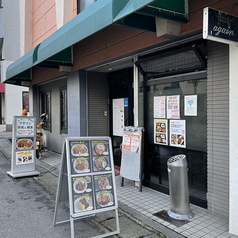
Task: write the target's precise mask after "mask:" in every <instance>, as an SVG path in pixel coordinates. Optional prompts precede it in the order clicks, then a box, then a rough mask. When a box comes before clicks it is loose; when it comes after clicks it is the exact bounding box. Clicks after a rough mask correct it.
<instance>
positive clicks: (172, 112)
mask: <svg viewBox="0 0 238 238" xmlns="http://www.w3.org/2000/svg"><path fill="white" fill-rule="evenodd" d="M167 119H180V95H172V96H167Z"/></svg>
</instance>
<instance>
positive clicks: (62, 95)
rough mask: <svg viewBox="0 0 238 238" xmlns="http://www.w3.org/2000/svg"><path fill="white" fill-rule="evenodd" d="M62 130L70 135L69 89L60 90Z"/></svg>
mask: <svg viewBox="0 0 238 238" xmlns="http://www.w3.org/2000/svg"><path fill="white" fill-rule="evenodd" d="M60 130H61V133H68V113H67V88H66V87H64V88H61V89H60Z"/></svg>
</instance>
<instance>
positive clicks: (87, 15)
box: [35, 0, 118, 64]
mask: <svg viewBox="0 0 238 238" xmlns="http://www.w3.org/2000/svg"><path fill="white" fill-rule="evenodd" d="M113 2H114V0H103V1H96V2H95V3H93V4H92V5H91V6H89V7H88V8H86V9H85V10H84V11H82V12H81V13H80V14H78V15H77V16H76V17H75V18H73V19H72V20H71V21H69V22H68V23H67V24H65V25H64V26H62V27H61V28H60V29H59V30H57V31H56V32H55V33H53V34H52V35H51V36H49V37H48V38H47V39H45V40H44V41H43V42H42V43H41V44H40V47H39V49H38V59H37V61H36V62H35V64H39V63H41V62H43V61H50V60H51V59H50V58H51V57H53V56H54V55H55V54H56V53H60V52H62V50H64V49H66V48H68V47H70V46H72V45H74V44H76V43H77V42H79V41H81V40H83V39H85V38H86V37H88V36H90V35H92V34H94V33H96V32H98V31H100V30H102V29H103V28H105V27H107V26H109V25H111V24H112V22H113V18H114V14H117V13H118V12H117V11H116V9H113ZM65 56H67V55H65Z"/></svg>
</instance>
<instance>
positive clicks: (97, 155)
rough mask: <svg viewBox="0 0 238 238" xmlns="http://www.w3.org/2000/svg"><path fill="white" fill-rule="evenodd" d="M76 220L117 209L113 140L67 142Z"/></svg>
mask: <svg viewBox="0 0 238 238" xmlns="http://www.w3.org/2000/svg"><path fill="white" fill-rule="evenodd" d="M66 150H67V165H68V168H67V169H68V175H69V177H68V184H69V193H70V196H69V199H70V200H71V201H70V202H71V205H72V206H71V212H72V216H74V217H78V216H84V215H85V214H91V213H96V212H100V211H103V210H108V209H109V210H110V209H115V208H117V206H118V205H117V199H116V190H115V178H114V165H113V157H112V148H111V140H110V138H107V139H106V138H105V139H103V138H101V137H100V138H95V137H93V138H90V137H88V138H77V139H75V138H72V139H70V138H67V139H66Z"/></svg>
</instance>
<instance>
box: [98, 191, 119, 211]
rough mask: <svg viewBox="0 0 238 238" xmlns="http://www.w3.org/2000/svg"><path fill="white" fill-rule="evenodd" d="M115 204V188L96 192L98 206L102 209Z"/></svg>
mask: <svg viewBox="0 0 238 238" xmlns="http://www.w3.org/2000/svg"><path fill="white" fill-rule="evenodd" d="M113 205H115V202H114V195H113V190H112V189H111V190H105V191H98V192H96V208H97V209H102V208H105V207H110V206H113Z"/></svg>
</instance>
